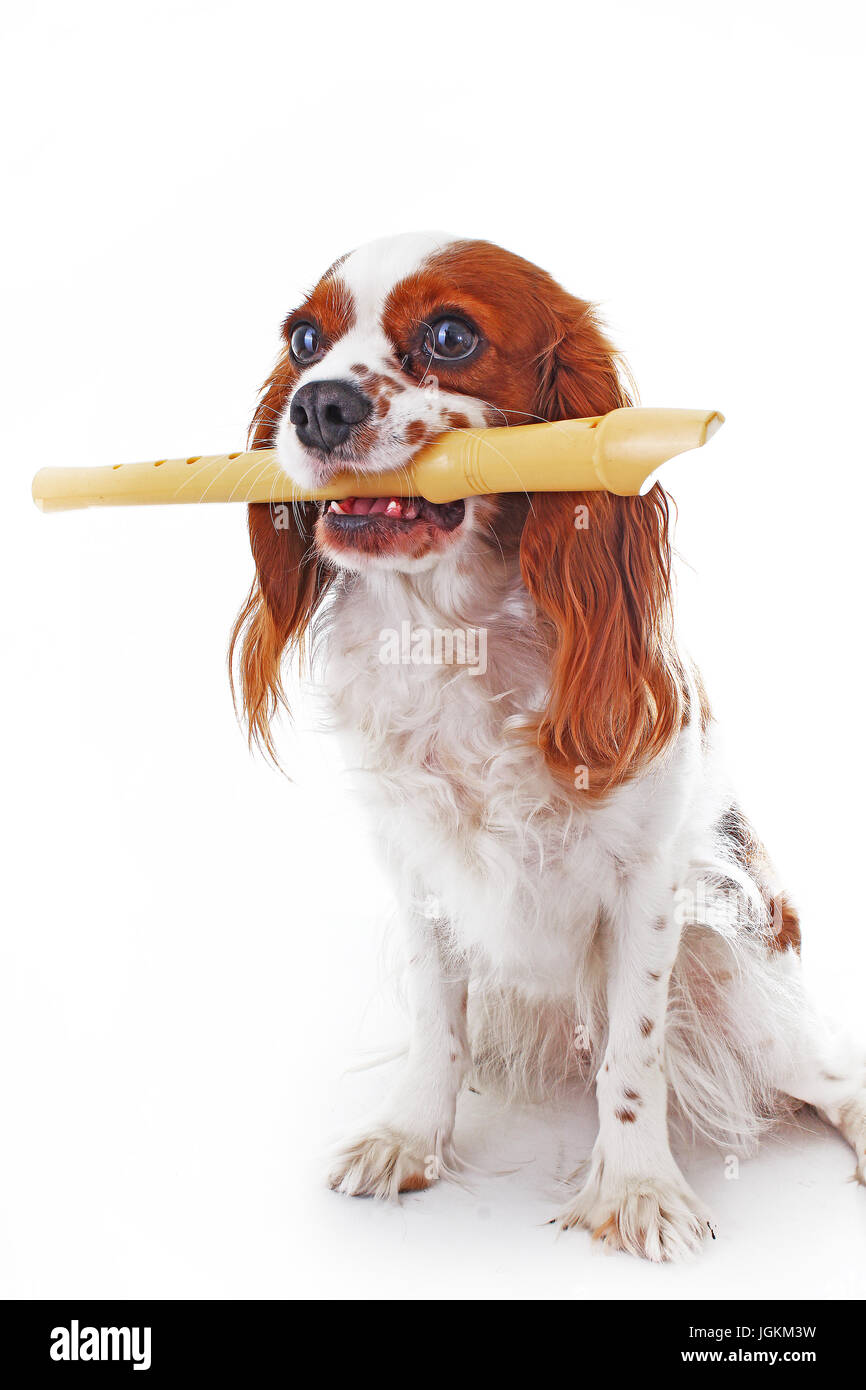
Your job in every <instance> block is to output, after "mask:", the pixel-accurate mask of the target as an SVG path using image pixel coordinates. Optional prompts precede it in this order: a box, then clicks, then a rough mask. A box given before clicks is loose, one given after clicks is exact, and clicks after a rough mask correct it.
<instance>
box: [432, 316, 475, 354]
mask: <svg viewBox="0 0 866 1390" xmlns="http://www.w3.org/2000/svg"><path fill="white" fill-rule="evenodd" d="M477 342H478V334H477V333H476V332H475V329H474V328H473V327H472V326H471V325H470V324H468V323H466V322H465V320H464V319H437V320H436V322H435V323H433V324H431V325H430V327H429V328H428V329H427V333H426V335H425V339H424V346H425V348H426V349H427V351H428V352H429V354H430V356H431V357H435V358H438V360H439V361H440V362H458V361H459V360H460V358H461V357H468V356H469V354H470V353H471V352H474V351H475V346H476V344H477Z"/></svg>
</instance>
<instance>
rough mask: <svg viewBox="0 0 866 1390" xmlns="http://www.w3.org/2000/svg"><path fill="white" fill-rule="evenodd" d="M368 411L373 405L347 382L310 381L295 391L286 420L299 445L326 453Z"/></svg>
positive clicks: (359, 421) (335, 445)
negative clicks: (289, 422) (295, 433)
mask: <svg viewBox="0 0 866 1390" xmlns="http://www.w3.org/2000/svg"><path fill="white" fill-rule="evenodd" d="M372 409H373V402H372V401H371V400H368V398H367V397H366V396H365V395H364V394H363V393H362V392H361V391H359V390H358V387H357V386H354V385H353V384H352V383H351V382H350V381H310V382H308V383H307V385H306V386H302V387H301V388H300V390H298V391H296V392H295V394H294V397H293V399H292V404H291V407H290V409H289V419H290V420H291V422H292V424H293V425H294V427H295V430H296V431H297V435H298V438H299V439H300V441H301V443H302V444H306V446H307V448H309V449H322V450H324V452H325V453H326V454H328V453H330V452H331V450H332V449H336V447H337V445H338V444H342V443H343V441H344V440H345V439H348V437H349V431H350V430H351V429H352V427H353V426H354V425H360V423H361V421H362V420H366V418H367V416H368V415H369V414H370V411H371V410H372Z"/></svg>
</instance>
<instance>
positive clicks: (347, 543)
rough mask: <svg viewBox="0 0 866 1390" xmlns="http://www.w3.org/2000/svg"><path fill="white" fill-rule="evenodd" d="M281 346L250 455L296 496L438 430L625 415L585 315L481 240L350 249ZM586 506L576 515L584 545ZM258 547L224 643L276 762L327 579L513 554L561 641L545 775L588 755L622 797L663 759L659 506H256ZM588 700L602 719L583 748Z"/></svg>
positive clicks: (420, 239)
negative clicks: (270, 466) (273, 460)
mask: <svg viewBox="0 0 866 1390" xmlns="http://www.w3.org/2000/svg"><path fill="white" fill-rule="evenodd" d="M283 338H284V347H283V350H282V353H281V356H280V358H279V360H278V362H277V365H276V367H275V368H274V371H273V372H272V374H271V376H270V377H269V379H268V381H267V382H266V384H265V387H264V390H263V393H262V397H261V399H260V402H259V405H258V408H257V410H256V413H255V416H254V420H253V426H252V437H253V441H254V443H255V445H256V446H257V447H267V446H272V447H273V446H275V447H276V449H277V452H278V457H279V460H280V462H281V464H282V466H283V468H284V469H285V471H286V472H287V473H288V474H289V475H290V476H291V477H292V478H293V479H294V480H295V481H296V482H297V483H299V484H301V485H305V486H310V485H313V486H315V485H322V484H324V483H326V482H327V481H329V480H330V479H331V478H332V477H334V476H335V475H336V474H338V473H340V472H343V471H344V470H346V469H351V470H352V471H356V472H364V473H370V474H376V473H382V472H385V471H389V472H390V471H392V470H395V469H399V468H400V467H402V466H405V465H406V464H408V463H409V462H410V461H411V460H412V458H413V457H414V455H415V454H416V453H417V452H418V451H419V450H420V449H421V448H422V447H424V446H425V445H427V444H429V443H431V442H432V441H433V440H435V439H436V438H437V437H438V436H439V435H441V434H443V433H445V432H446V431H448V430H453V429H465V428H470V427H478V426H485V425H522V424H528V423H532V422H534V421H537V420H563V419H575V418H579V417H582V416H589V415H601V414H605V413H606V412H607V411H610V410H613V409H615V408H616V407H618V406H623V405H628V404H629V400H628V397H627V395H626V393H625V390H624V388H623V385H622V383H621V379H620V375H619V372H618V367H617V360H616V355H615V353H614V351H613V349H612V347H611V346H610V344H609V343H608V341H607V339H606V338H605V336H604V334H603V332H602V330H601V328H600V326H599V323H598V320H597V318H596V316H595V313H594V311H593V308H592V306H591V305H589V304H587V303H586V302H585V301H583V300H580V299H576V298H574V297H573V296H571V295H569V294H567V293H566V292H565V291H564V290H563V289H562V288H561V287H560V286H559V285H558V284H557V283H556V282H555V281H554V280H553V279H552V278H551V277H550V276H549V275H548V274H546V272H544V271H543V270H540V269H539V268H538V267H537V266H534V265H532V264H530V263H529V262H528V261H525V260H523V259H522V258H521V257H519V256H515V255H512V254H510V253H509V252H507V251H504V250H502V249H501V248H500V247H498V246H494V245H492V244H491V243H489V242H484V241H461V240H452V239H450V238H448V237H446V236H439V235H433V234H426V235H420V234H419V235H409V236H403V237H395V238H392V239H389V240H385V241H379V242H374V243H372V244H371V245H369V246H364V247H361V248H360V249H359V250H356V251H353V252H352V253H350V254H349V255H347V256H344V257H343V258H342V259H341V260H339V261H337V262H336V263H335V264H334V265H332V266H331V268H330V269H329V270H328V271H327V272H326V273H325V275H324V276H323V277H322V279H321V280H320V281H319V282H318V284H317V285H316V286H315V288H314V289H313V291H312V292H311V293H310V294H309V295H308V297H307V298H306V299H305V300H304V302H303V304H301V305H300V306H299V307H298V308H297V309H295V310H294V311H293V312H292V313H290V314H289V315H288V316H287V318H286V320H285V322H284V324H283ZM577 507H581V508H582V509H583V511H584V513H585V516H586V525H585V526H584V527H582V528H581V529H578V528H576V526H575V512H576V508H577ZM283 512H285V509H283ZM250 535H251V541H252V549H253V555H254V558H255V561H256V570H257V579H256V583H255V584H254V586H253V590H252V592H251V594H250V598H249V600H248V602H247V605H246V608H245V609H244V610H243V612H242V614H241V617H240V619H239V622H238V626H237V628H236V633H235V636H236V638H237V637H238V636H239V635H240V634H241V633H243V636H244V644H243V652H242V660H241V674H242V680H243V689H244V701H245V707H246V710H247V714H248V717H249V720H250V727H251V731H252V733H253V736H254V737H256V738H258V739H259V740H261V741H262V742H264V744H265V745H266V746H267V747H268V748H270V747H271V745H270V734H269V720H270V716H271V714H272V713H273V710H274V708H275V705H276V702H277V701H278V700H279V698H280V694H281V691H280V683H279V664H280V657H281V655H282V653H283V651H284V650H285V648H286V647H287V646H289V645H290V644H292V643H293V642H299V641H301V640H302V638H303V634H304V631H305V630H306V628H307V626H308V624H309V622H310V620H311V618H312V617H313V615H314V613H315V610H316V607H317V606H318V604H319V602H320V600H321V599H322V597H323V596H324V594H325V592H326V591H327V589H328V587H329V584H330V582H331V580H332V579H333V578H334V576H335V574H336V572H337V571H338V570H340V569H348V570H352V571H361V572H363V571H365V570H371V569H389V570H397V571H401V572H404V573H406V574H408V575H411V574H413V573H418V572H423V571H426V570H429V569H432V568H434V567H436V566H440V565H443V564H444V565H448V566H460V565H461V564H462V565H464V566H465V565H477V564H483V563H485V555H488V556H489V560H490V563H491V564H492V563H495V562H496V558H497V557H501V555H502V553H503V551H506V552H507V551H508V550H509V549H510V550H511V551H513V552H514V553H519V558H520V565H521V570H522V574H523V578H524V581H525V583H526V585H527V587H528V588H529V590H530V592H531V594H532V595H533V597H534V598H535V600H536V603H537V605H538V607H539V611H540V615H541V617H542V618H543V619H545V620H546V621H547V622H548V624H549V625H550V626H551V628H552V630H553V635H554V665H555V669H554V676H553V692H552V701H551V708H550V711H549V718H548V719H547V720H546V721H545V724H544V726H543V728H542V730H541V732H540V739H541V742H542V744H543V745H544V746H545V751H546V752H547V753H548V755H549V757H550V759H551V761H558V762H562V760H563V759H565V760H566V761H567V762H569V763H574V762H582V761H583V760H584V759H583V754H584V753H586V752H587V750H588V749H592V751H593V752H594V755H595V762H594V764H593V766H594V767H596V768H598V769H601V768H602V767H603V769H604V770H603V776H602V780H605V779H606V780H608V781H609V780H610V776H611V769H612V768H613V769H614V774H613V780H617V771H616V769H617V768H619V771H622V768H620V767H619V765H620V762H621V761H622V758H623V757H624V758H625V759H626V761H629V762H630V761H632V760H633V756H634V755H635V753H636V752H637V750H638V749H639V748H640V749H642V750H643V752H646V751H647V749H646V746H645V745H647V743H648V741H649V742H653V741H654V738H655V736H654V735H652V734H649V733H648V732H647V728H646V724H647V709H648V706H649V705H650V704H652V705H653V706H654V707H656V708H658V709H659V710H660V713H661V719H662V726H663V730H662V732H663V734H664V732H665V731H667V732H668V733H669V728H668V725H669V723H670V720H672V719H673V718H674V717H675V715H674V711H673V709H669V708H668V702H666V701H665V700H664V699H662V698H660V690H659V688H658V682H655V683H653V682H652V681H649V685H648V674H649V668H650V667H651V666H652V664H653V660H654V657H653V646H654V643H655V637H654V634H653V632H652V629H653V628H654V626H656V625H657V624H658V622H659V621H660V619H661V616H662V610H663V609H664V607H665V604H666V600H667V588H668V568H669V556H668V543H667V508H666V503H665V499H664V494H663V493H662V492H661V490H660V489H659V488H658V487H656V488H653V489H652V491H651V492H650V493H649V494H648V495H647V496H646V497H644V498H618V497H613V496H611V495H610V494H607V493H595V494H585V495H583V494H581V495H578V494H574V493H568V494H543V493H542V494H535V495H534V496H532V497H531V498H526V497H525V496H523V495H521V494H511V495H508V496H502V497H493V498H490V497H485V498H468V499H466V500H465V501H457V502H452V503H447V504H443V505H439V506H437V505H434V504H431V503H429V502H427V501H425V500H424V499H422V498H406V497H403V498H400V497H390V496H387V495H383V496H382V497H379V498H364V499H361V498H346V499H343V500H341V501H339V502H336V503H327V504H318V505H317V504H311V503H306V504H301V505H298V506H296V507H295V508H294V509H293V515H292V519H291V524H290V525H288V526H280V525H278V524H276V518H275V516H274V510H273V509H272V508H269V507H268V506H267V505H255V506H252V507H250ZM616 643H620V644H621V649H620V650H619V653H618V656H617V659H616V660H613V659H612V650H613V647H612V644H616ZM626 668H627V669H626ZM578 686H580V688H581V700H580V702H579V703H580V707H581V711H582V712H581V713H578V707H577V689H578ZM650 686H654V689H653V690H652V691H650V688H649V687H650ZM636 689H640V690H641V691H643V692H644V693H643V694H642V695H641V697H640V698H636V697H635V691H636ZM593 692H594V693H593ZM588 697H589V698H590V700H595V699H597V700H598V702H599V703H598V727H597V728H595V729H594V730H593V731H592V732H591V733H590V730H589V726H588V725H587V719H588V720H589V723H590V724H592V721H593V715H592V713H591V711H590V712H587V708H586V702H587V698H588ZM612 702H613V703H612ZM614 705H615V707H616V708H621V709H622V711H623V714H622V718H621V719H620V720H617V718H616V715H615V711H614V718H613V721H612V722H611V710H612V709H613V708H614ZM576 721H577V722H580V723H581V724H582V726H583V733H582V735H581V736H580V737H578V730H577V727H576ZM620 726H621V727H620ZM626 747H627V748H628V751H627V752H624V751H623V750H624V749H626ZM578 755H580V756H578ZM621 755H622V757H621ZM599 775H602V774H601V773H600V774H599ZM595 780H596V781H597V780H598V778H596V779H595Z"/></svg>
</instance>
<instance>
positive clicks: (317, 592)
mask: <svg viewBox="0 0 866 1390" xmlns="http://www.w3.org/2000/svg"><path fill="white" fill-rule="evenodd" d="M294 381H295V372H294V369H293V367H292V365H291V361H290V358H289V355H288V350H286V351H285V352H284V353H283V355H282V357H281V358H280V360H279V362H278V363H277V366H276V367H275V368H274V371H273V372H272V373H271V376H270V377H269V378H268V380H267V382H266V383H265V386H264V388H263V391H262V395H261V398H260V400H259V403H258V406H257V407H256V412H255V415H254V416H253V421H252V425H251V426H250V443H251V445H252V447H253V448H254V449H266V448H270V447H272V445H273V440H274V435H275V433H276V428H277V424H278V423H279V418H280V414H281V411H282V408H283V406H284V405H285V402H286V399H287V397H288V395H289V392H290V391H291V388H292V385H293V384H294ZM247 510H248V520H249V533H250V546H251V548H252V552H253V560H254V561H255V566H256V577H255V579H254V580H253V585H252V588H251V589H250V592H249V594H248V596H247V600H246V602H245V604H244V606H243V608H242V609H241V611H240V613H239V614H238V617H237V620H236V622H235V625H234V629H233V631H232V636H231V642H230V644H229V675H230V678H231V681H232V691H233V693H234V691H235V683H234V667H235V653H236V651H237V650H238V647H239V648H240V651H239V657H238V672H239V677H240V692H241V704H242V708H243V714H244V718H245V721H246V723H247V727H248V730H249V737H250V742H251V743H255V744H257V745H258V746H259V747H260V748H262V749H263V750H264V751H265V752H266V753H267V754H268V756H269V757H271V758H272V759H273V760H274V761H276V753H275V749H274V744H273V739H272V735H271V720H272V718H273V716H274V714H275V713H276V710H277V707H278V706H279V705H281V704H282V705H283V706H285V695H284V691H283V684H282V678H281V666H282V659H283V656H284V654H285V653H286V651H287V650H291V649H292V648H294V649H295V650H297V651H299V652H300V653H301V655H303V646H304V635H305V633H306V631H307V628H308V627H309V625H310V623H311V622H312V619H313V617H314V615H315V612H316V609H317V608H318V606H319V604H320V603H321V601H322V599H323V598H324V596H325V593H326V592H327V589H328V587H329V585H330V583H331V580H332V578H333V572H332V571H331V570H329V569H328V568H327V567H326V566H325V565H324V564H323V563H322V561H321V560H320V559H319V558H318V557H317V555H316V552H315V547H314V544H313V528H314V526H315V522H316V508H315V506H312V505H310V504H309V503H298V504H293V505H292V506H291V507H289V506H287V505H282V504H281V505H279V506H275V505H271V504H268V503H265V502H261V503H259V502H256V503H252V504H251V505H250V506H249V507H248V509H247Z"/></svg>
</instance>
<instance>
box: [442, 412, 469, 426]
mask: <svg viewBox="0 0 866 1390" xmlns="http://www.w3.org/2000/svg"><path fill="white" fill-rule="evenodd" d="M445 419H446V420H447V421H448V423H449V425H450V426H451V428H452V429H453V430H468V429H469V428H470V425H469V416H468V415H463V414H462V413H461V412H460V411H459V410H449V411H448V414H447V415H446V416H445Z"/></svg>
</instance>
